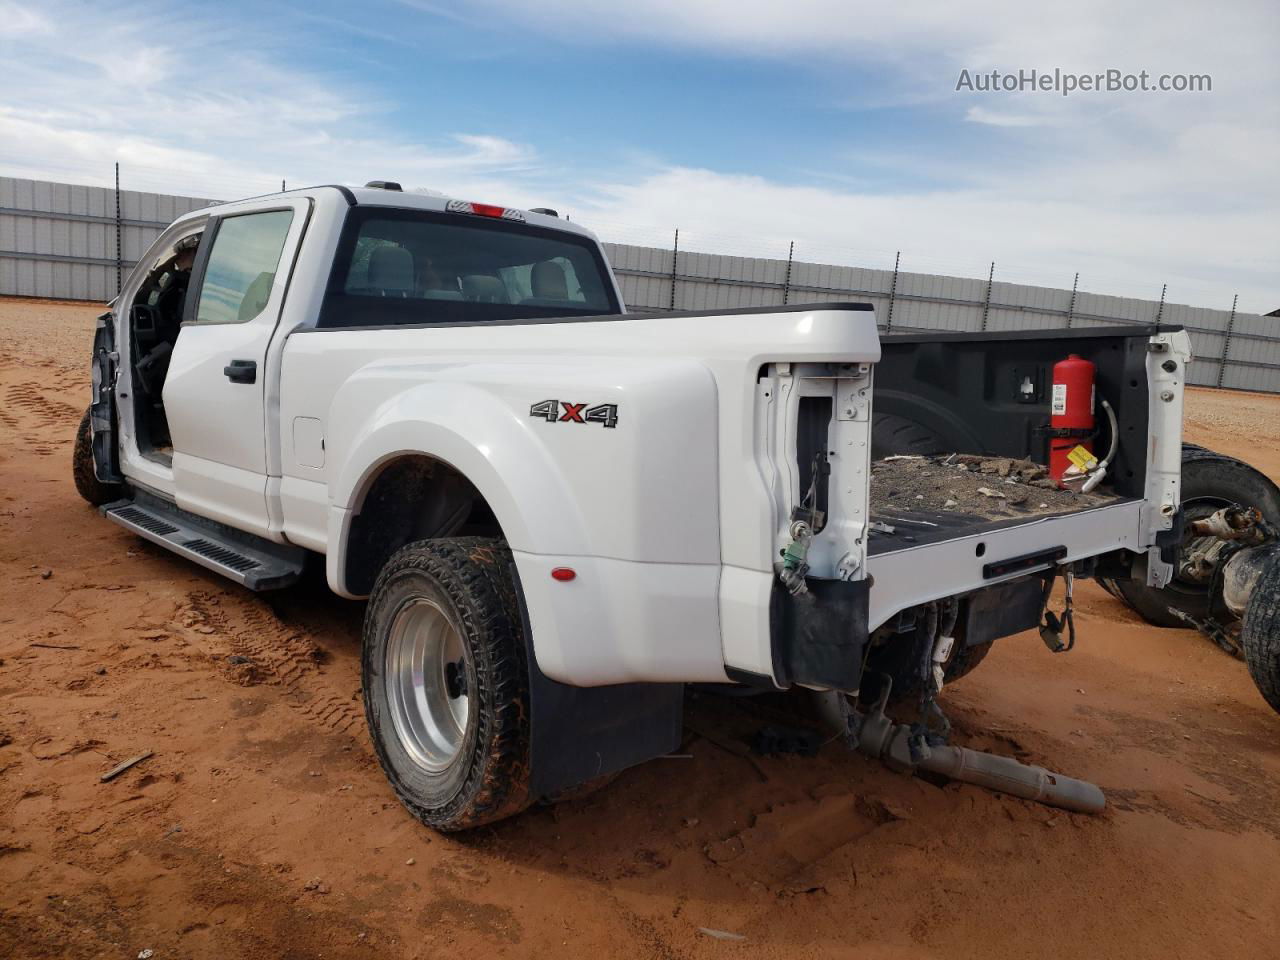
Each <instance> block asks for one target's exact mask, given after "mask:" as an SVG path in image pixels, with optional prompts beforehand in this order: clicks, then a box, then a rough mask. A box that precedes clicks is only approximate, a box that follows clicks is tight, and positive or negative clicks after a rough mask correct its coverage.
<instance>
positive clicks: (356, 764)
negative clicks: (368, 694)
mask: <svg viewBox="0 0 1280 960" xmlns="http://www.w3.org/2000/svg"><path fill="white" fill-rule="evenodd" d="M101 309H102V308H101V306H93V305H89V306H86V305H61V304H52V303H36V302H18V301H2V300H0V577H2V578H3V583H4V588H3V600H2V601H0V957H4V958H14V960H28V958H41V960H44V958H49V960H53V958H56V960H76V958H103V957H106V958H121V960H132V958H135V957H137V956H139V954H142V953H143V952H144V951H151V953H150V954H149V955H150V956H152V957H153V958H154V960H170V958H205V957H208V958H218V960H229V958H241V957H244V958H251V960H268V958H270V960H279V958H318V957H323V958H347V957H350V958H356V957H359V958H368V957H382V956H386V957H397V958H401V957H404V958H413V957H418V958H428V957H511V958H517V957H587V956H590V957H627V958H655V960H658V958H662V960H670V958H678V957H679V958H682V957H695V958H704V957H705V958H712V957H716V958H718V957H727V956H730V955H732V956H734V957H767V958H779V960H781V958H844V957H865V958H872V960H920V958H932V957H947V958H983V960H1025V958H1029V957H1084V956H1088V957H1115V958H1124V960H1135V958H1145V957H1150V958H1160V960H1168V958H1173V957H1232V958H1255V957H1256V958H1271V957H1274V956H1275V951H1276V934H1277V931H1280V716H1277V715H1276V714H1275V713H1273V712H1272V711H1271V710H1270V709H1269V708H1268V707H1267V706H1266V705H1265V704H1264V703H1263V701H1262V699H1261V697H1260V696H1259V695H1258V693H1257V691H1256V689H1255V688H1254V686H1253V684H1252V683H1251V682H1250V680H1249V678H1248V676H1247V674H1246V671H1245V668H1244V666H1243V665H1242V664H1241V663H1239V662H1238V661H1235V660H1232V659H1230V658H1229V657H1228V656H1226V655H1225V654H1223V653H1222V652H1220V651H1219V650H1217V649H1216V648H1215V647H1213V646H1212V645H1211V644H1210V643H1209V642H1208V641H1206V640H1204V639H1203V638H1201V637H1200V636H1198V635H1197V634H1195V633H1193V632H1191V631H1186V630H1158V629H1155V628H1152V627H1149V626H1147V625H1146V624H1144V623H1142V622H1141V621H1140V620H1138V618H1137V617H1136V616H1135V615H1133V614H1131V613H1130V612H1128V611H1127V610H1126V609H1125V608H1124V607H1123V606H1121V605H1120V603H1118V602H1117V601H1115V600H1113V599H1112V598H1111V597H1109V596H1108V595H1106V594H1105V593H1103V592H1102V591H1101V590H1099V589H1096V588H1095V587H1094V586H1093V585H1092V584H1084V585H1082V586H1081V587H1079V588H1078V589H1077V592H1076V597H1077V624H1078V626H1079V628H1080V638H1079V642H1078V644H1077V647H1076V649H1075V650H1074V651H1073V652H1072V653H1070V654H1067V655H1062V656H1054V655H1052V654H1049V653H1048V652H1047V651H1046V650H1045V648H1044V645H1043V644H1042V643H1041V642H1040V640H1039V638H1038V637H1036V636H1035V635H1034V634H1027V635H1023V636H1018V637H1011V638H1008V639H1005V640H1001V641H998V642H997V643H996V645H995V648H994V650H993V651H992V653H991V654H990V656H989V657H987V659H986V660H985V661H984V662H983V664H982V666H981V667H980V668H979V669H978V670H977V671H976V672H975V673H973V674H972V675H971V676H969V677H966V678H965V679H963V680H961V681H960V682H958V683H956V684H955V685H954V686H951V687H948V688H947V690H946V691H945V692H944V693H943V697H942V702H943V703H944V705H945V707H946V709H947V711H948V713H949V715H950V716H951V717H952V719H953V721H954V722H955V725H956V728H957V731H958V732H957V738H956V739H957V741H958V742H960V743H962V744H965V745H969V746H973V747H976V748H980V749H990V750H994V751H996V752H999V753H1003V754H1006V755H1012V756H1016V757H1019V758H1020V759H1023V760H1027V761H1030V762H1033V763H1040V764H1043V765H1045V766H1048V767H1049V768H1051V769H1056V770H1060V771H1062V772H1063V773H1067V774H1070V775H1072V776H1078V777H1085V778H1088V779H1091V780H1094V781H1095V782H1097V783H1098V784H1099V785H1100V786H1102V788H1103V789H1104V790H1105V791H1106V793H1107V797H1108V800H1109V804H1110V806H1109V808H1108V810H1107V812H1106V813H1105V814H1103V815H1102V816H1098V817H1086V816H1077V815H1072V814H1066V813H1062V812H1060V811H1055V810H1051V809H1048V808H1046V807H1041V806H1037V805H1035V804H1032V803H1027V802H1024V801H1020V800H1016V799H1013V798H1010V797H1002V796H998V795H996V794H992V793H988V792H986V791H983V790H981V789H978V788H976V787H971V786H957V785H948V786H941V787H940V786H936V785H934V784H931V783H927V782H925V781H923V780H920V779H908V778H904V777H902V776H899V775H897V774H894V773H892V772H890V771H888V770H887V769H885V768H884V767H883V766H881V765H880V764H878V763H875V762H873V761H871V760H868V759H866V758H863V757H861V756H855V755H853V754H851V753H849V752H848V751H847V750H845V749H844V748H843V747H842V746H841V745H840V744H838V743H827V744H826V745H824V746H823V747H822V749H821V750H820V752H819V754H818V755H817V756H816V757H812V758H804V757H795V756H764V757H762V756H755V755H753V754H752V753H751V752H750V749H749V746H748V744H749V742H750V740H751V738H752V736H753V734H755V733H756V732H757V731H758V730H759V729H760V727H762V726H765V725H767V724H771V723H778V722H803V720H798V719H797V718H799V717H803V716H804V714H803V712H802V708H801V706H799V705H798V704H800V703H801V702H802V701H803V698H802V697H777V698H766V699H759V698H737V697H735V698H725V697H714V696H706V695H691V696H690V699H689V709H688V713H687V725H686V729H685V737H684V743H683V744H682V746H681V747H680V749H679V751H678V752H677V753H676V754H675V755H673V756H671V757H668V758H663V759H658V760H654V761H651V762H650V763H647V764H644V765H642V766H641V767H638V768H636V769H634V770H631V771H628V772H626V773H624V774H622V775H621V776H619V777H618V778H617V779H616V780H615V781H614V782H613V783H612V784H611V785H609V786H608V787H607V788H605V789H604V790H602V791H600V792H597V793H594V794H591V795H589V796H586V797H583V798H580V799H577V800H573V801H571V802H567V803H564V804H561V805H559V806H556V807H537V808H534V809H532V810H530V811H528V813H526V814H524V815H522V816H520V817H518V818H516V819H514V820H511V821H507V822H504V823H501V824H498V825H497V826H495V827H492V828H485V829H482V830H480V831H478V832H476V833H473V834H468V835H461V836H456V835H451V836H444V835H440V834H435V833H432V832H431V831H430V830H427V829H426V828H424V827H422V826H420V825H419V824H417V823H416V822H415V821H414V820H412V819H411V818H410V817H409V816H408V814H406V813H405V811H404V810H403V809H402V808H401V807H400V805H399V804H398V803H396V801H395V799H394V796H393V795H392V792H391V790H390V788H389V787H388V786H387V784H386V782H385V781H384V779H383V777H382V774H381V772H380V770H379V768H378V764H377V762H376V759H375V758H374V756H373V753H372V751H371V749H370V746H369V743H368V739H367V735H366V731H365V726H364V716H363V712H362V708H361V703H360V699H359V687H360V676H359V637H360V619H361V615H362V613H363V610H362V607H361V605H360V604H356V603H349V602H346V601H342V600H339V599H337V598H335V597H333V596H332V595H330V594H329V593H328V592H327V590H326V588H325V585H324V582H323V576H322V574H320V573H317V575H316V576H314V577H311V578H309V579H307V580H306V582H304V583H303V584H301V585H299V586H298V587H297V588H294V589H291V590H289V591H286V592H284V593H281V594H276V595H267V596H257V595H254V594H251V593H248V592H246V591H244V590H242V589H240V588H238V587H236V586H234V585H233V584H230V583H227V582H224V581H222V580H220V579H219V578H218V577H216V576H215V575H213V574H211V573H207V572H205V571H203V570H202V569H200V568H198V567H196V566H194V565H192V564H190V563H187V562H184V561H183V560H181V559H180V558H178V557H175V556H172V555H170V554H168V553H166V552H164V551H162V550H160V549H158V548H156V547H153V546H150V545H149V544H147V543H145V542H143V541H142V540H139V539H138V538H136V537H133V536H130V535H129V534H128V533H126V532H125V531H124V530H122V529H121V528H119V527H117V526H115V525H113V524H111V523H109V522H107V521H106V520H104V519H103V518H101V517H99V516H98V515H97V514H96V513H95V512H94V511H93V510H92V509H90V508H89V507H88V506H86V505H85V504H84V503H83V502H81V501H80V500H79V499H78V498H77V497H76V494H75V491H74V490H73V488H72V484H71V476H70V468H69V463H70V455H71V438H72V434H73V432H74V430H75V427H76V423H77V422H78V420H79V418H80V415H81V413H82V411H83V409H84V406H85V404H86V402H87V398H88V362H87V361H88V353H89V342H90V332H91V330H92V326H93V317H94V316H95V315H96V314H97V313H99V312H101ZM1188 428H1189V431H1188V432H1189V438H1190V439H1191V440H1194V441H1196V442H1199V443H1204V444H1206V445H1208V446H1211V447H1214V448H1216V449H1220V450H1222V451H1223V452H1225V453H1231V454H1234V455H1236V456H1242V457H1244V458H1246V459H1249V460H1251V461H1252V462H1253V463H1254V464H1255V465H1256V466H1258V467H1260V468H1261V469H1263V470H1264V471H1266V472H1267V473H1269V474H1270V475H1271V476H1272V477H1280V397H1274V396H1258V395H1247V394H1239V393H1228V392H1224V393H1216V392H1208V391H1193V392H1192V393H1191V396H1190V399H1189V412H1188ZM925 479H926V480H928V479H931V478H925ZM148 751H152V752H151V754H150V755H149V756H148V757H147V759H145V760H142V761H141V762H139V763H137V764H135V765H134V766H132V767H130V768H129V769H127V770H125V771H124V772H122V773H120V774H119V775H118V776H116V777H114V778H113V779H111V780H109V781H107V782H105V783H104V782H102V781H101V780H100V777H101V776H102V775H103V774H104V773H107V772H108V771H110V770H112V769H113V768H114V767H116V766H117V765H119V764H120V763H122V762H124V761H127V760H131V759H134V758H136V757H139V756H142V755H143V754H146V753H147V752H148Z"/></svg>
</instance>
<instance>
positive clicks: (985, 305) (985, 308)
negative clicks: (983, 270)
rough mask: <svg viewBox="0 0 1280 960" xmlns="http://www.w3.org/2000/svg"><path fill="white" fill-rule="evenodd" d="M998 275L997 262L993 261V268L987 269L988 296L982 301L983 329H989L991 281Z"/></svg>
mask: <svg viewBox="0 0 1280 960" xmlns="http://www.w3.org/2000/svg"><path fill="white" fill-rule="evenodd" d="M995 276H996V262H995V261H994V260H992V261H991V269H990V270H988V271H987V296H986V299H985V300H983V301H982V329H983V330H985V329H987V314H989V313H990V312H991V281H992V280H994V279H995Z"/></svg>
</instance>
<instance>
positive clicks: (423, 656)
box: [362, 537, 532, 831]
mask: <svg viewBox="0 0 1280 960" xmlns="http://www.w3.org/2000/svg"><path fill="white" fill-rule="evenodd" d="M450 631H452V633H450ZM433 638H434V639H433ZM433 651H434V652H433ZM454 656H457V657H458V659H457V660H453V659H451V658H452V657H454ZM362 666H363V686H364V705H365V716H366V718H367V719H368V723H369V733H370V736H371V737H372V739H373V745H374V749H375V750H376V751H377V754H378V759H379V761H381V763H382V769H383V772H384V773H385V774H386V775H387V779H388V780H389V781H390V782H391V786H392V788H393V789H394V790H395V792H396V795H397V796H398V797H399V798H400V800H401V802H402V803H403V804H404V805H405V806H406V807H407V808H408V809H409V811H410V812H411V813H412V814H413V815H414V816H415V817H417V818H418V819H419V820H421V821H422V822H423V823H425V824H427V825H428V826H430V827H434V828H436V829H437V830H446V831H453V830H465V829H469V828H471V827H477V826H481V825H482V824H486V823H493V822H494V821H496V820H501V819H503V818H504V817H509V816H512V815H513V814H516V813H519V812H520V811H521V810H523V809H524V808H525V807H527V806H528V805H529V803H530V801H531V800H532V798H531V797H530V795H529V742H530V713H529V675H528V663H527V657H526V653H525V642H524V633H523V626H522V617H521V615H520V601H519V599H518V597H517V595H516V587H515V575H514V567H513V565H512V560H511V552H510V550H508V549H507V545H506V543H505V542H503V541H501V540H494V539H488V538H482V537H457V538H449V539H440V540H420V541H417V542H416V543H410V544H408V545H406V546H405V547H403V548H401V549H400V550H399V551H397V552H396V553H395V554H394V555H393V556H392V557H391V559H390V560H389V561H387V564H386V566H385V567H383V569H382V572H381V573H380V574H379V575H378V579H377V581H376V582H375V583H374V586H373V592H372V593H371V594H370V597H369V605H368V608H367V610H366V612H365V619H364V649H363V665H362ZM433 694H434V695H433ZM459 700H464V701H465V703H462V704H459ZM459 711H460V712H461V714H462V716H461V719H460V718H459V716H458V714H459Z"/></svg>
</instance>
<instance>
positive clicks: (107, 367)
mask: <svg viewBox="0 0 1280 960" xmlns="http://www.w3.org/2000/svg"><path fill="white" fill-rule="evenodd" d="M114 320H115V316H114V314H112V312H111V311H110V310H108V311H107V312H106V313H104V314H102V316H100V317H98V327H97V330H96V331H94V334H93V367H92V371H91V372H92V375H93V400H92V402H91V403H90V405H89V422H90V425H91V426H92V428H93V472H94V474H95V475H96V476H97V478H98V480H99V481H101V482H102V483H123V482H124V476H123V475H122V474H121V473H120V454H119V448H118V446H117V445H116V375H117V373H118V368H119V363H120V355H119V354H118V353H117V352H116V334H115V325H114V322H113V321H114Z"/></svg>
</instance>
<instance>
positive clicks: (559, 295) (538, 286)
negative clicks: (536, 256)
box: [529, 260, 569, 300]
mask: <svg viewBox="0 0 1280 960" xmlns="http://www.w3.org/2000/svg"><path fill="white" fill-rule="evenodd" d="M529 285H530V287H532V289H533V295H534V296H535V297H537V298H538V299H540V300H568V299H569V283H568V281H567V280H566V279H565V276H564V267H562V266H560V264H558V263H554V262H552V261H550V260H543V261H542V262H541V263H535V264H534V265H533V271H532V272H531V273H530V274H529Z"/></svg>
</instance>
